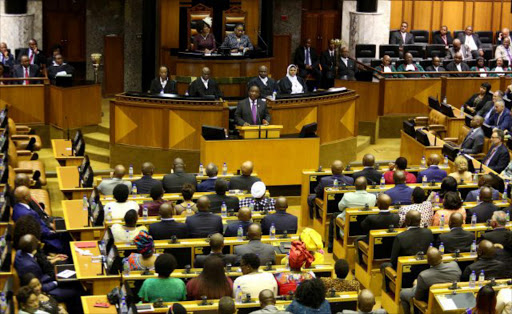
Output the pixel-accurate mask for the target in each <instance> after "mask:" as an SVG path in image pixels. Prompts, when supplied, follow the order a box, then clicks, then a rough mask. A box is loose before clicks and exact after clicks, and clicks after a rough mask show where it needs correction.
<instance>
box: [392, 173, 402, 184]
mask: <svg viewBox="0 0 512 314" xmlns="http://www.w3.org/2000/svg"><path fill="white" fill-rule="evenodd" d="M393 180H394V181H395V184H404V183H405V173H404V172H403V171H402V170H396V171H395V172H394V173H393Z"/></svg>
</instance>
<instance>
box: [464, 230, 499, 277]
mask: <svg viewBox="0 0 512 314" xmlns="http://www.w3.org/2000/svg"><path fill="white" fill-rule="evenodd" d="M476 253H477V256H478V257H477V259H476V260H475V261H474V262H473V263H472V264H470V265H468V266H466V268H465V269H464V272H463V273H462V276H461V277H460V281H469V276H470V275H471V273H472V272H475V275H476V276H477V277H478V276H479V275H480V272H482V271H484V274H485V278H496V279H499V278H506V276H507V271H506V270H507V267H508V265H506V264H505V263H503V262H502V261H499V260H498V259H496V248H495V247H494V245H493V243H492V242H491V241H489V240H482V241H481V242H480V243H479V244H478V247H477V249H476Z"/></svg>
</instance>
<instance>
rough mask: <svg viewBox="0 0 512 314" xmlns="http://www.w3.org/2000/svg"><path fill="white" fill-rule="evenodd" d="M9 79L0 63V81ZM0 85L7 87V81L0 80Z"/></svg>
mask: <svg viewBox="0 0 512 314" xmlns="http://www.w3.org/2000/svg"><path fill="white" fill-rule="evenodd" d="M7 77H9V73H7V71H5V67H4V65H3V64H1V63H0V79H3V78H7ZM0 85H9V81H2V80H0Z"/></svg>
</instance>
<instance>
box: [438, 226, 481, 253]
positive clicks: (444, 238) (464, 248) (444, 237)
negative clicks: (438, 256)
mask: <svg viewBox="0 0 512 314" xmlns="http://www.w3.org/2000/svg"><path fill="white" fill-rule="evenodd" d="M473 240H475V234H474V233H471V232H469V231H466V230H464V229H462V228H453V229H452V230H450V232H448V233H442V234H440V235H439V237H438V238H437V245H436V246H437V247H439V244H441V242H443V245H444V252H445V253H453V252H455V251H456V250H459V251H460V252H469V251H470V250H471V243H473Z"/></svg>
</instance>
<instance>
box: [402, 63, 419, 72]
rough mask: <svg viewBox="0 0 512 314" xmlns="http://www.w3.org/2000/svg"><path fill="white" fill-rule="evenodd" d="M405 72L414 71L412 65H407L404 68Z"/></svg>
mask: <svg viewBox="0 0 512 314" xmlns="http://www.w3.org/2000/svg"><path fill="white" fill-rule="evenodd" d="M405 70H406V71H416V69H415V68H414V64H412V63H411V64H408V65H407V66H406V67H405Z"/></svg>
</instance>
